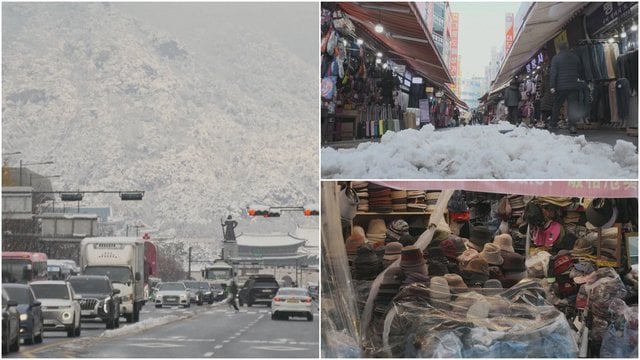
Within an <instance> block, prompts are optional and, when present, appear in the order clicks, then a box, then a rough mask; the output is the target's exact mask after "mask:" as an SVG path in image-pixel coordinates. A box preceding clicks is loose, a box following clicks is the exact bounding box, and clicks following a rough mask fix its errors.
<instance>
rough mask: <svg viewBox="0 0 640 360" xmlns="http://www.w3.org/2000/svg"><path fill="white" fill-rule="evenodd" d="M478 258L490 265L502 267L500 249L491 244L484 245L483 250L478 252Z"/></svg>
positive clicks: (502, 260)
mask: <svg viewBox="0 0 640 360" xmlns="http://www.w3.org/2000/svg"><path fill="white" fill-rule="evenodd" d="M480 258H482V259H484V260H485V261H486V262H487V263H488V264H491V265H502V263H503V262H504V259H502V256H501V255H500V248H499V247H498V245H496V244H493V243H486V244H484V248H483V249H482V251H481V252H480Z"/></svg>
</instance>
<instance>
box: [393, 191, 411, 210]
mask: <svg viewBox="0 0 640 360" xmlns="http://www.w3.org/2000/svg"><path fill="white" fill-rule="evenodd" d="M391 207H392V208H393V211H395V212H403V211H407V192H406V191H405V190H391Z"/></svg>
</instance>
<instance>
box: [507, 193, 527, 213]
mask: <svg viewBox="0 0 640 360" xmlns="http://www.w3.org/2000/svg"><path fill="white" fill-rule="evenodd" d="M507 199H508V200H509V205H511V216H513V217H520V216H522V214H524V208H525V203H524V196H522V195H509V196H508V197H507Z"/></svg>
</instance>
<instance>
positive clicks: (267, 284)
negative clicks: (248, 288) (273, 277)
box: [253, 280, 280, 288]
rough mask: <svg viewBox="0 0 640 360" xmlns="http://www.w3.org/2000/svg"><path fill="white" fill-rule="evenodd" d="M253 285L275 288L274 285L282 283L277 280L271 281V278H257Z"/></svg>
mask: <svg viewBox="0 0 640 360" xmlns="http://www.w3.org/2000/svg"><path fill="white" fill-rule="evenodd" d="M253 287H257V288H273V287H280V285H278V282H277V281H269V280H260V281H258V280H256V282H255V283H254V284H253Z"/></svg>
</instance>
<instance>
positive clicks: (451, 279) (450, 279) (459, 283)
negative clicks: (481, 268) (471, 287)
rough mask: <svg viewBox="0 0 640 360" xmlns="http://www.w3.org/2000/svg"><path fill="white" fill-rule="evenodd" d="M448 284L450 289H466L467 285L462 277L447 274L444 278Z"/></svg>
mask: <svg viewBox="0 0 640 360" xmlns="http://www.w3.org/2000/svg"><path fill="white" fill-rule="evenodd" d="M443 277H444V278H445V279H446V280H447V283H449V287H450V288H466V287H467V284H465V283H464V280H462V277H461V276H460V275H458V274H445V275H444V276H443Z"/></svg>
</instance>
